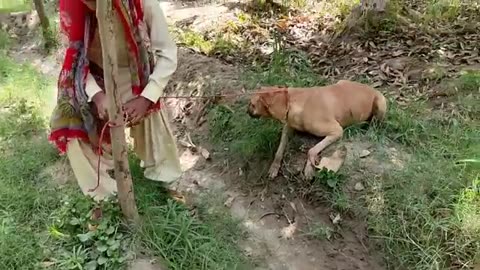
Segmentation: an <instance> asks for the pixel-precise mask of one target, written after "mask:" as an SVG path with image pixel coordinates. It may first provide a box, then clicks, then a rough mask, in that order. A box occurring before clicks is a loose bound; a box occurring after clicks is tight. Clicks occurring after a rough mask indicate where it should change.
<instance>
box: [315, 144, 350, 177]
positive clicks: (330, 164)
mask: <svg viewBox="0 0 480 270" xmlns="http://www.w3.org/2000/svg"><path fill="white" fill-rule="evenodd" d="M346 156H347V148H346V147H345V146H343V147H342V148H340V149H338V150H336V151H335V152H334V153H333V154H332V155H331V156H329V157H322V159H321V160H320V163H319V164H318V165H316V166H315V167H316V168H317V169H320V170H321V169H324V168H325V169H328V170H330V171H333V172H338V170H339V169H340V167H342V165H343V162H344V161H345V157H346Z"/></svg>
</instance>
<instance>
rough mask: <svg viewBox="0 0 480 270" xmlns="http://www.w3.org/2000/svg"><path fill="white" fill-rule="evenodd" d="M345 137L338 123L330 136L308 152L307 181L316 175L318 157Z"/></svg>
mask: <svg viewBox="0 0 480 270" xmlns="http://www.w3.org/2000/svg"><path fill="white" fill-rule="evenodd" d="M342 136H343V128H342V127H341V126H340V125H339V124H338V123H337V125H336V126H335V128H334V129H333V130H332V131H330V132H329V133H328V135H327V136H326V137H325V138H324V139H323V140H321V141H320V142H319V143H317V144H316V145H315V146H314V147H312V148H310V150H308V157H307V164H306V165H305V170H304V175H305V178H306V179H311V178H312V177H313V174H314V166H315V160H316V158H317V155H318V154H319V153H320V152H322V151H323V150H324V149H325V148H327V147H328V146H329V145H331V144H332V143H334V142H336V141H338V140H339V139H340V138H342Z"/></svg>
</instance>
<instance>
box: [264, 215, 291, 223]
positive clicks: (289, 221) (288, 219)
mask: <svg viewBox="0 0 480 270" xmlns="http://www.w3.org/2000/svg"><path fill="white" fill-rule="evenodd" d="M271 215H277V217H285V218H286V219H287V221H288V223H289V224H291V223H290V219H289V218H288V217H287V216H286V215H284V214H279V213H277V212H268V213H265V214H263V215H262V216H261V217H260V218H259V219H258V220H257V222H259V221H260V220H262V219H263V218H265V217H268V216H271Z"/></svg>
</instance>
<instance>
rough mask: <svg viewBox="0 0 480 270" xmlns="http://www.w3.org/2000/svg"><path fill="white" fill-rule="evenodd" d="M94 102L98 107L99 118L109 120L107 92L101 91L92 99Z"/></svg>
mask: <svg viewBox="0 0 480 270" xmlns="http://www.w3.org/2000/svg"><path fill="white" fill-rule="evenodd" d="M92 101H93V103H94V104H95V106H96V107H97V113H98V117H99V118H100V119H101V120H108V111H107V96H106V95H105V92H103V91H100V92H98V93H96V94H95V95H94V96H93V97H92Z"/></svg>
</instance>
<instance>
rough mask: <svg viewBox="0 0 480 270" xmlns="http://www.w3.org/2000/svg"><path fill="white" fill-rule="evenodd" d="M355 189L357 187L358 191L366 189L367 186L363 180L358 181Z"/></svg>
mask: <svg viewBox="0 0 480 270" xmlns="http://www.w3.org/2000/svg"><path fill="white" fill-rule="evenodd" d="M354 189H355V190H356V191H362V190H364V189H365V187H364V186H363V184H362V182H358V183H356V184H355V187H354Z"/></svg>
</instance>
